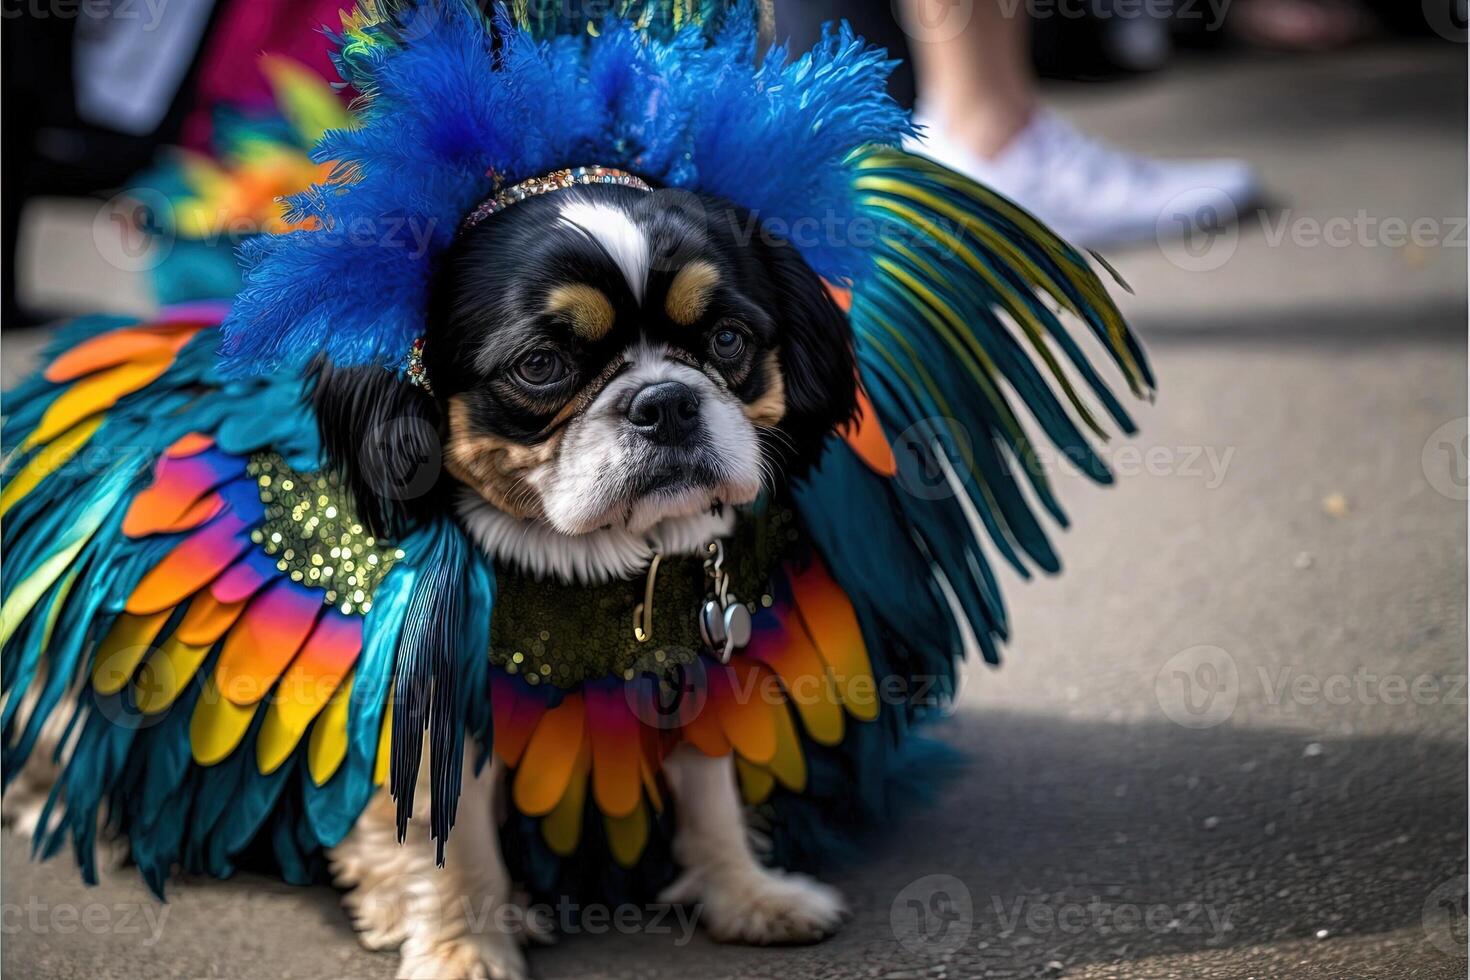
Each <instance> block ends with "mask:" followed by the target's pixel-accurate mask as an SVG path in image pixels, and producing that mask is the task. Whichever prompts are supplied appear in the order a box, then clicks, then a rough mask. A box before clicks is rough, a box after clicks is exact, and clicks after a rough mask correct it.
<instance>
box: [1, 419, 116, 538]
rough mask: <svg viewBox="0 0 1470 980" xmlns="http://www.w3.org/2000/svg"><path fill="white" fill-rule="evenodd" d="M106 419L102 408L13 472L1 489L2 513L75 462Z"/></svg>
mask: <svg viewBox="0 0 1470 980" xmlns="http://www.w3.org/2000/svg"><path fill="white" fill-rule="evenodd" d="M102 419H103V415H102V413H100V412H99V413H97V414H96V415H93V416H90V417H88V418H85V419H83V420H82V421H80V422H78V423H77V424H76V425H74V426H72V427H71V428H70V429H67V430H66V431H65V432H64V433H62V434H61V435H60V436H59V437H58V438H57V439H56V440H55V441H54V442H52V443H51V445H49V446H47V447H46V448H45V449H42V450H41V451H40V452H38V453H37V454H36V455H35V456H34V457H32V458H31V459H30V460H29V461H28V462H27V463H26V464H25V466H23V467H21V469H20V472H18V473H16V474H15V475H14V476H12V477H11V479H10V482H9V483H7V484H5V489H4V490H3V491H0V516H4V515H5V513H6V512H7V511H9V510H10V508H11V507H14V506H15V505H16V504H17V503H19V502H20V500H21V498H23V497H25V495H26V494H28V493H30V492H31V491H32V490H34V489H36V487H37V485H38V484H40V482H41V481H42V480H44V479H46V477H48V476H50V475H51V474H52V473H55V472H56V471H57V470H59V469H61V468H62V467H63V466H65V465H66V464H67V463H69V462H71V458H72V457H73V456H75V455H76V453H77V450H78V449H81V448H82V447H83V446H85V445H86V444H87V440H89V439H91V438H92V436H93V435H94V434H95V433H96V432H97V427H98V426H100V425H101V424H102Z"/></svg>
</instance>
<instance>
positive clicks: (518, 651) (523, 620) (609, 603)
mask: <svg viewBox="0 0 1470 980" xmlns="http://www.w3.org/2000/svg"><path fill="white" fill-rule="evenodd" d="M798 541H799V535H798V533H797V528H796V518H795V514H794V513H793V512H792V511H791V510H789V509H788V508H785V507H781V506H774V505H773V506H767V507H765V508H763V509H761V510H759V511H755V512H742V513H741V515H740V520H739V521H738V522H737V524H736V529H735V534H734V535H732V536H731V537H730V538H729V539H727V540H726V541H725V542H724V548H725V563H724V568H725V570H726V571H727V572H729V574H730V593H731V595H732V596H733V597H734V598H736V599H738V600H740V601H741V602H744V603H745V605H746V606H747V607H748V608H749V609H750V610H751V612H752V613H754V612H757V611H758V610H759V609H760V608H761V607H762V606H769V605H770V604H771V601H772V599H771V594H770V592H769V591H768V587H769V584H770V581H771V575H772V574H773V573H774V572H775V570H776V567H777V565H778V564H779V563H780V562H781V560H782V559H783V558H785V557H787V556H788V555H790V554H791V553H792V552H793V551H794V550H795V548H796V546H797V544H798ZM495 578H496V583H497V590H496V596H495V613H494V617H493V619H492V620H491V627H490V662H491V663H493V664H495V665H496V666H498V667H500V668H502V669H504V670H505V671H506V672H508V673H512V674H518V675H520V676H522V677H524V678H525V679H526V682H527V683H529V684H543V683H544V684H552V685H555V686H556V687H559V688H569V687H574V686H576V685H578V684H581V683H583V682H584V681H589V680H596V679H599V678H603V677H622V678H623V679H625V680H631V679H632V678H633V677H635V676H637V675H638V674H641V673H651V674H655V675H662V674H665V673H668V672H672V671H673V670H674V669H675V668H676V667H677V666H679V665H682V664H688V663H690V662H691V661H693V660H694V659H695V658H696V657H698V656H699V652H700V650H702V649H703V647H704V642H703V640H702V639H701V637H700V633H699V608H700V606H701V605H702V604H703V603H704V601H705V599H707V598H709V597H710V596H711V595H712V594H713V593H712V592H711V586H710V579H709V576H708V574H707V573H706V571H705V566H704V559H703V557H700V556H687V557H686V556H680V557H669V558H665V559H663V561H662V562H661V563H660V564H659V568H658V574H657V576H656V578H655V583H654V599H653V629H652V632H651V635H650V636H649V638H648V640H647V641H646V642H640V641H639V640H638V638H637V637H636V636H635V634H634V619H633V612H634V609H635V608H636V607H637V606H638V604H639V603H641V602H642V601H643V595H644V588H645V585H646V582H647V576H646V574H640V575H637V576H635V577H634V578H631V579H626V580H620V581H615V582H607V583H604V584H602V585H591V586H589V585H568V584H563V583H560V582H553V581H538V580H536V579H533V578H530V577H527V576H525V575H522V574H518V573H516V572H514V571H511V570H509V569H505V568H497V570H496V575H495Z"/></svg>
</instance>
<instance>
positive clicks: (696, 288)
mask: <svg viewBox="0 0 1470 980" xmlns="http://www.w3.org/2000/svg"><path fill="white" fill-rule="evenodd" d="M719 282H720V270H719V269H716V268H715V267H714V266H713V265H711V264H710V263H708V262H706V261H705V260H704V259H695V260H694V261H693V262H690V263H689V264H688V265H686V266H685V267H684V268H682V269H680V270H679V273H678V275H676V276H674V281H673V282H671V283H669V295H668V298H667V299H665V300H664V312H666V313H668V315H669V319H670V320H673V321H674V322H675V323H677V324H679V325H680V326H681V327H687V326H689V325H690V324H692V323H694V322H695V321H696V320H698V319H699V318H700V317H701V316H703V315H704V311H705V310H706V309H708V308H709V301H710V294H711V293H713V292H714V289H715V286H717V285H719Z"/></svg>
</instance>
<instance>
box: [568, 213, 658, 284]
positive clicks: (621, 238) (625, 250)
mask: <svg viewBox="0 0 1470 980" xmlns="http://www.w3.org/2000/svg"><path fill="white" fill-rule="evenodd" d="M561 220H562V221H564V222H566V223H567V224H569V225H571V226H572V227H573V228H576V229H577V230H578V231H580V232H582V234H584V235H586V236H587V237H588V238H590V239H592V240H593V241H594V242H597V243H598V244H599V245H601V246H602V248H603V251H605V252H607V254H608V255H609V256H611V258H612V260H613V261H614V262H616V263H617V266H618V268H619V269H621V270H622V273H623V278H624V279H626V280H627V281H628V288H629V289H631V290H632V291H633V298H634V299H636V300H637V301H638V302H639V303H642V302H643V290H644V287H645V286H646V285H647V284H648V263H649V259H648V256H649V251H650V250H649V244H648V235H647V234H645V233H644V231H643V229H642V228H639V227H638V226H637V225H636V224H634V223H633V219H632V218H630V217H629V216H628V215H627V213H626V212H624V211H622V210H620V209H618V208H615V207H611V206H610V205H607V204H593V203H592V202H590V201H568V202H567V203H566V204H563V205H562V208H561Z"/></svg>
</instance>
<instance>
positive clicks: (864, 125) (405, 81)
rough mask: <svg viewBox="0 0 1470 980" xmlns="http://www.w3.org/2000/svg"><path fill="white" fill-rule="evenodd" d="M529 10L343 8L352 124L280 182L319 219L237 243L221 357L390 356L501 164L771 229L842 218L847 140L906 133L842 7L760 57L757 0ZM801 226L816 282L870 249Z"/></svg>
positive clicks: (849, 200) (245, 363) (296, 204)
mask: <svg viewBox="0 0 1470 980" xmlns="http://www.w3.org/2000/svg"><path fill="white" fill-rule="evenodd" d="M532 6H533V7H535V8H537V9H538V10H539V9H540V8H543V7H555V9H558V10H559V9H560V5H548V4H530V5H528V4H527V3H525V2H521V3H518V4H516V5H515V9H514V11H511V10H508V9H506V8H505V7H498V8H497V10H496V12H495V14H494V15H492V16H490V17H486V16H485V15H483V14H481V13H480V12H479V11H478V10H477V9H475V8H474V7H472V6H471V5H469V4H467V3H465V2H463V0H421V2H418V3H414V4H409V5H401V4H400V5H398V6H397V7H396V8H394V9H392V10H389V9H386V8H380V7H379V6H378V5H376V4H371V3H369V4H364V6H363V7H362V8H360V9H359V10H358V11H357V12H355V13H354V14H353V15H351V16H349V17H346V18H344V27H343V30H342V32H341V33H340V34H337V35H334V39H335V40H336V41H337V42H338V45H339V49H338V53H337V57H336V61H337V64H338V68H339V71H340V72H341V74H342V76H343V78H344V79H345V80H346V81H348V82H350V83H351V84H352V85H353V86H355V87H356V88H357V89H358V91H360V92H361V93H362V96H363V98H362V101H361V104H360V106H359V124H358V125H357V126H356V127H355V128H351V129H344V130H337V131H332V132H328V133H327V134H326V135H325V136H324V137H323V139H322V140H321V142H320V143H318V145H317V147H316V149H315V151H314V157H315V159H317V160H318V161H321V162H327V161H330V162H334V163H335V164H336V169H335V171H334V172H333V175H332V178H331V179H330V180H329V181H328V182H327V183H325V184H323V185H318V186H316V187H313V188H311V189H310V190H308V191H307V192H305V193H303V194H300V195H297V196H296V197H294V198H291V199H290V200H289V209H290V210H289V212H288V218H289V219H290V220H292V221H302V220H308V219H316V220H315V222H314V224H315V225H316V230H312V231H300V232H293V233H290V234H285V235H276V236H264V237H261V238H258V239H255V240H252V241H250V242H247V243H246V245H245V246H244V247H243V249H242V258H243V264H244V266H245V268H246V270H247V271H246V274H245V287H244V289H243V290H242V291H241V293H240V295H239V298H238V300H237V302H236V304H235V308H234V311H233V312H232V314H231V315H230V317H229V319H228V320H227V322H226V323H225V328H224V331H225V342H224V351H223V352H224V354H225V355H226V360H227V362H228V366H229V369H230V370H232V371H234V372H235V373H253V372H262V371H272V370H277V369H282V368H294V367H299V366H301V365H302V364H304V363H306V362H307V361H308V360H310V359H311V358H312V357H313V356H315V355H316V354H318V353H325V354H326V355H327V356H328V358H330V359H331V360H332V361H334V362H336V363H338V364H365V363H380V364H384V365H388V366H392V365H396V364H398V363H401V361H402V359H403V357H404V354H405V352H406V351H407V350H408V347H409V345H410V343H411V342H412V340H413V338H414V337H415V336H417V335H418V334H419V333H421V332H422V329H423V317H424V310H425V307H426V303H427V297H428V290H429V282H430V278H431V271H432V269H433V267H434V263H435V259H436V258H437V257H438V256H439V255H440V254H441V253H442V252H443V251H444V250H445V249H446V248H447V247H448V246H449V244H450V243H451V241H452V240H453V237H454V234H455V231H456V229H457V228H458V227H459V224H460V221H461V219H462V218H463V216H464V215H465V214H466V213H467V212H468V211H469V210H470V209H472V208H473V207H474V206H475V205H476V204H478V203H479V202H480V201H481V200H483V199H484V198H485V197H486V196H487V195H489V194H490V193H491V192H492V190H493V187H494V186H495V183H496V181H497V180H499V181H504V182H506V183H510V182H514V181H518V180H523V179H526V178H530V177H535V176H539V175H541V174H543V173H546V172H547V171H550V170H554V169H557V168H561V167H567V166H576V165H584V164H593V163H596V164H601V165H605V166H611V167H617V168H620V169H624V170H628V171H631V172H633V173H636V174H638V175H639V176H641V177H643V178H645V179H646V180H649V181H650V182H651V183H653V184H655V185H662V186H665V187H672V188H678V189H683V190H690V191H699V192H703V193H709V194H713V195H717V196H719V197H722V198H725V199H727V200H730V201H734V202H735V203H737V204H739V205H741V206H743V207H745V208H747V209H749V210H750V211H751V212H752V213H753V214H754V215H755V216H756V217H757V218H758V219H759V220H761V221H762V222H764V223H766V224H767V225H769V226H770V227H772V228H774V229H777V230H778V231H779V230H780V229H783V228H784V229H791V228H800V227H802V226H803V225H802V223H803V222H804V221H805V222H810V221H812V220H818V221H821V222H824V223H827V224H828V225H831V224H835V225H837V226H845V225H846V224H847V223H849V222H851V220H852V219H853V218H854V217H856V215H857V206H858V192H857V190H856V188H855V187H854V183H853V174H852V171H851V170H850V169H849V166H848V158H849V155H850V154H851V152H852V151H853V150H854V149H855V148H857V147H861V146H864V145H868V144H881V145H895V144H897V143H898V142H899V141H900V140H901V139H902V137H903V136H904V135H905V134H906V133H908V132H909V123H908V120H907V116H906V114H905V113H904V112H903V110H901V109H900V108H899V107H898V105H897V104H896V103H894V101H893V100H892V99H891V98H890V97H889V96H888V94H887V92H886V83H887V77H888V74H889V71H890V70H891V68H892V66H893V64H894V62H892V61H890V60H888V58H887V56H886V54H885V53H884V52H883V51H881V50H879V49H875V48H872V47H869V46H867V45H866V44H864V43H863V42H862V41H861V40H859V39H857V38H855V37H854V36H853V35H852V33H851V32H850V30H849V29H848V28H847V27H846V26H845V25H844V26H842V27H840V28H836V29H833V30H830V31H829V32H828V33H827V34H826V36H825V37H824V38H823V40H822V41H821V42H820V43H819V44H818V45H817V46H816V47H815V48H813V49H812V50H811V51H809V52H807V53H806V54H805V55H803V56H801V57H800V58H797V59H795V60H793V61H790V62H789V63H788V60H787V56H786V52H785V50H784V49H782V48H780V47H777V48H773V49H771V50H770V51H769V52H767V53H766V56H765V57H764V58H759V57H758V54H757V47H758V45H757V23H758V20H759V18H758V16H757V8H756V6H755V5H754V4H753V3H750V2H745V3H736V4H733V5H731V4H723V3H722V4H705V6H708V7H710V8H711V9H710V11H708V12H701V11H700V10H698V9H686V8H696V7H698V4H697V3H694V2H691V0H682V2H680V0H672V2H670V0H664V2H662V3H659V2H646V3H638V2H624V3H622V4H620V5H619V12H618V13H616V14H612V15H609V16H608V17H607V18H606V19H604V20H601V21H599V22H596V23H591V22H589V23H588V24H586V25H585V29H584V30H580V31H575V32H571V33H556V31H558V30H562V31H564V30H565V28H566V25H563V24H547V23H545V21H546V19H547V16H548V15H547V14H545V13H538V12H537V10H528V9H527V8H528V7H532ZM681 11H683V14H682V16H681ZM716 13H718V14H719V16H716ZM806 237H807V238H810V239H812V240H811V241H807V242H805V243H804V244H803V243H797V244H798V245H799V247H800V248H801V251H802V253H803V255H804V257H805V258H806V260H807V262H808V263H809V264H810V265H811V266H812V268H813V269H815V270H816V271H817V272H818V273H819V274H820V275H822V276H824V277H826V278H827V279H828V280H829V281H833V282H851V281H853V280H854V279H857V278H859V277H861V275H862V274H863V273H864V271H865V270H866V269H867V268H868V266H869V263H870V259H869V258H868V257H867V256H866V255H865V254H864V252H863V250H862V249H861V248H858V247H856V245H854V244H853V243H852V242H850V241H847V240H844V239H843V238H842V236H818V235H814V236H806Z"/></svg>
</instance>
